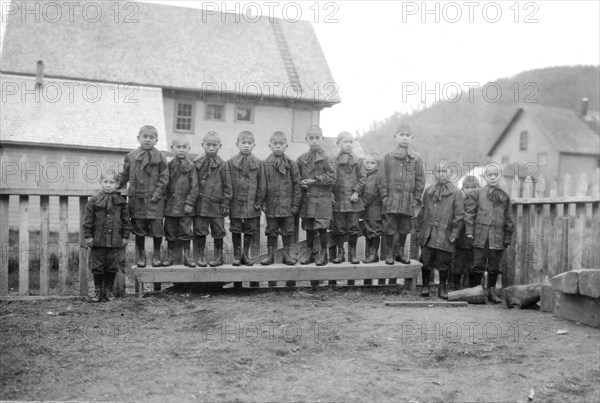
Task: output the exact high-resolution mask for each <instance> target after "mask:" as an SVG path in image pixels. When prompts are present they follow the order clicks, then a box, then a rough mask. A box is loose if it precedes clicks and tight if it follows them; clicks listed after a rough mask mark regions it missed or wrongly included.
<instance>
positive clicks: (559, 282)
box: [552, 271, 579, 294]
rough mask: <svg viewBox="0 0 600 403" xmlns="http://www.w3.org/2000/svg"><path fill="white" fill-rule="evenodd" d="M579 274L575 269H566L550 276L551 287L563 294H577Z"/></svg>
mask: <svg viewBox="0 0 600 403" xmlns="http://www.w3.org/2000/svg"><path fill="white" fill-rule="evenodd" d="M578 283H579V276H578V275H577V272H575V271H566V272H564V273H560V274H559V275H557V276H554V277H552V287H554V289H555V290H557V291H560V292H564V293H565V294H577V290H578V286H577V285H578Z"/></svg>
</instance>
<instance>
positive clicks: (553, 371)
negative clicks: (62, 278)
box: [0, 287, 600, 402]
mask: <svg viewBox="0 0 600 403" xmlns="http://www.w3.org/2000/svg"><path fill="white" fill-rule="evenodd" d="M419 299H420V297H419V296H417V295H415V294H411V293H409V292H407V291H403V290H402V288H401V287H370V288H366V287H352V288H351V287H333V288H323V289H319V290H311V289H310V288H305V289H280V290H272V289H265V290H261V289H258V290H252V289H243V290H235V289H222V290H219V291H214V290H212V291H206V290H205V291H202V292H194V293H189V292H175V291H174V290H172V289H169V290H165V291H163V292H161V293H160V294H156V295H150V296H147V297H145V298H143V299H137V298H136V297H134V296H128V297H126V298H123V299H118V300H115V301H113V302H110V303H104V304H92V303H88V302H86V301H83V300H60V301H58V300H47V301H35V302H1V303H0V329H1V333H0V337H1V338H0V346H1V352H0V360H1V361H0V362H1V366H0V385H1V389H0V399H1V400H13V399H15V400H104V401H106V400H127V401H150V402H159V401H161V402H162V401H169V402H181V401H193V400H196V401H511V402H515V401H527V400H528V396H530V394H531V391H532V390H533V392H534V394H533V401H556V402H565V401H569V402H574V401H577V402H591V401H600V357H599V354H600V330H598V329H593V328H590V327H587V326H583V325H578V324H576V323H573V322H569V321H566V320H562V319H557V318H554V317H553V316H552V315H550V314H545V313H540V312H539V311H535V310H508V309H507V308H506V307H505V306H504V305H502V306H492V305H479V306H476V305H471V306H468V307H466V308H440V307H435V308H430V307H423V308H398V307H388V306H385V305H384V304H383V302H384V301H394V300H419ZM432 300H435V298H432ZM557 330H566V332H567V334H562V335H560V334H557Z"/></svg>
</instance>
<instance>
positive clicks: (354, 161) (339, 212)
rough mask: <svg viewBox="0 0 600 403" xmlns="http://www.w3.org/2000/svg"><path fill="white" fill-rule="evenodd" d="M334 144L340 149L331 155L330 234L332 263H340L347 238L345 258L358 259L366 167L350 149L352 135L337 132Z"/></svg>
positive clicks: (352, 143)
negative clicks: (333, 242) (333, 178)
mask: <svg viewBox="0 0 600 403" xmlns="http://www.w3.org/2000/svg"><path fill="white" fill-rule="evenodd" d="M336 144H337V145H338V147H339V149H340V151H339V152H338V153H337V155H336V156H335V157H334V161H335V168H336V183H335V185H334V187H333V195H334V198H335V204H334V205H333V235H334V236H335V238H336V244H337V254H336V257H335V259H333V263H342V262H343V261H344V260H345V257H344V240H345V238H346V237H347V239H348V261H349V262H350V263H352V264H357V263H360V261H359V260H358V257H357V256H356V242H357V240H358V234H359V232H360V227H359V214H360V212H361V211H363V210H364V207H363V202H362V199H361V195H362V193H363V190H364V189H365V183H366V181H367V171H366V170H365V165H364V163H363V160H362V158H359V157H358V156H356V155H354V154H353V153H352V148H353V146H354V137H353V136H352V134H350V133H348V132H342V133H340V134H338V137H337V141H336Z"/></svg>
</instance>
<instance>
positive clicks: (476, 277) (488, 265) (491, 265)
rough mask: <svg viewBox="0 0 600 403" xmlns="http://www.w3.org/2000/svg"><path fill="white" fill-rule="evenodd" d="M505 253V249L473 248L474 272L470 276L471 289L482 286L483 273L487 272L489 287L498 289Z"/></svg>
mask: <svg viewBox="0 0 600 403" xmlns="http://www.w3.org/2000/svg"><path fill="white" fill-rule="evenodd" d="M503 252H504V250H503V249H490V248H477V247H475V248H473V255H474V264H473V272H472V274H470V275H469V285H470V286H471V287H476V286H478V285H480V284H481V279H482V278H483V273H485V272H486V270H487V272H488V287H494V288H495V287H496V281H497V280H498V273H500V260H501V259H502V253H503Z"/></svg>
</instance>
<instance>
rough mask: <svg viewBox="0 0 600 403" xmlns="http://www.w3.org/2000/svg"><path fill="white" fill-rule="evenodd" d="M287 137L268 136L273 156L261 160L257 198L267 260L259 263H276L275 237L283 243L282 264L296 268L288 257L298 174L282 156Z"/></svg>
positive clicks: (298, 196) (292, 230)
mask: <svg viewBox="0 0 600 403" xmlns="http://www.w3.org/2000/svg"><path fill="white" fill-rule="evenodd" d="M287 146H288V144H287V137H286V135H285V133H283V132H275V133H273V134H272V135H271V139H270V141H269V148H270V149H271V151H272V154H271V155H270V156H269V157H268V158H267V159H266V160H264V161H263V163H262V166H263V170H262V174H263V176H262V179H261V183H262V186H261V189H262V194H261V196H260V199H261V200H262V201H263V202H262V205H263V210H264V212H265V215H266V216H267V229H266V231H265V235H266V236H267V257H266V258H265V259H263V260H262V261H261V262H260V263H261V264H263V265H270V264H273V263H274V262H275V249H276V248H277V237H278V236H279V235H281V240H282V241H283V263H284V264H287V265H291V266H293V265H295V264H296V259H293V258H292V256H291V255H290V244H291V240H292V234H293V233H294V215H296V214H297V213H298V209H299V207H300V172H299V171H298V165H297V164H296V162H295V161H293V160H291V159H290V158H289V157H288V156H287V155H285V150H286V149H287Z"/></svg>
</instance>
